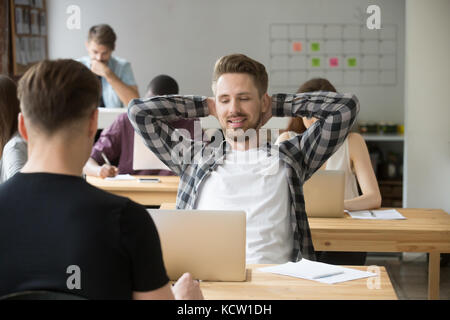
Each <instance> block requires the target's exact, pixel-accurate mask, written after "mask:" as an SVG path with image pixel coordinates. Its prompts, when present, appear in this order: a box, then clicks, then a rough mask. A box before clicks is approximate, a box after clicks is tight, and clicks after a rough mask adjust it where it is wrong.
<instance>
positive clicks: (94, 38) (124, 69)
mask: <svg viewBox="0 0 450 320" xmlns="http://www.w3.org/2000/svg"><path fill="white" fill-rule="evenodd" d="M116 40H117V36H116V34H115V32H114V30H113V29H112V28H111V27H110V26H109V25H106V24H102V25H98V26H93V27H92V28H91V29H90V30H89V36H88V40H87V42H86V49H87V51H88V54H89V55H88V56H86V57H83V58H80V59H79V60H78V61H80V62H81V63H83V64H84V65H85V66H86V67H88V68H90V69H91V71H92V72H93V73H95V74H96V75H97V76H98V77H99V79H100V81H101V82H102V97H101V99H100V105H99V107H103V108H124V107H127V106H128V103H129V102H130V101H131V100H132V99H135V98H137V97H139V92H138V88H137V85H136V81H135V79H134V75H133V71H132V69H131V65H130V63H129V62H127V61H125V60H124V59H121V58H118V57H113V56H112V53H113V51H114V50H115V48H116Z"/></svg>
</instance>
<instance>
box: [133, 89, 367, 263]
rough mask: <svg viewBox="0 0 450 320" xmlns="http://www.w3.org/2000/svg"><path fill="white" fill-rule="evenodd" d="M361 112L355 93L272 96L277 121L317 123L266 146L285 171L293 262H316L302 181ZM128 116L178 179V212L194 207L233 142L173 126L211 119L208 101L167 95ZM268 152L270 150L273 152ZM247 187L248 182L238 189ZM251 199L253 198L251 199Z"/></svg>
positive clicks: (137, 103) (138, 105) (136, 105)
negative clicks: (187, 120) (289, 119)
mask: <svg viewBox="0 0 450 320" xmlns="http://www.w3.org/2000/svg"><path fill="white" fill-rule="evenodd" d="M358 112H359V102H358V99H357V98H356V97H355V96H354V95H351V94H337V93H331V92H316V93H304V94H298V95H289V94H277V95H274V96H272V114H273V116H274V117H314V118H317V119H318V121H317V122H316V123H315V124H314V125H313V126H311V127H310V128H309V129H308V130H307V131H306V132H305V133H304V134H302V135H297V136H295V137H293V138H291V139H290V140H287V141H284V142H282V143H281V144H280V146H279V147H278V146H272V145H270V144H268V145H267V146H265V147H266V148H269V149H270V150H273V151H275V152H277V153H278V155H279V157H280V160H281V161H282V162H283V163H284V165H285V166H286V168H287V175H288V182H289V191H290V201H291V204H290V216H291V224H292V228H293V231H294V250H293V252H292V256H291V260H292V261H299V260H301V259H302V256H304V257H305V258H306V259H311V260H315V254H314V247H313V243H312V239H311V232H310V229H309V224H308V218H307V216H306V212H305V201H304V198H303V183H304V182H305V181H307V180H308V179H309V178H310V177H311V176H312V175H313V174H314V172H316V171H317V170H318V169H319V168H320V167H321V166H322V165H323V164H324V163H325V162H326V161H327V160H328V158H330V157H331V155H332V154H333V153H334V152H335V151H336V150H337V149H338V148H339V147H340V146H341V144H342V143H343V142H344V140H345V139H346V138H347V135H348V133H349V132H350V129H351V128H352V126H353V124H354V123H355V120H356V116H357V114H358ZM128 116H129V118H130V120H131V123H132V124H133V127H134V128H135V130H136V131H137V133H138V134H139V135H141V136H142V137H143V138H144V141H145V144H146V145H147V146H148V147H149V148H150V149H151V150H152V151H153V152H154V153H155V154H156V155H157V156H158V157H159V158H160V159H161V161H163V162H164V163H165V164H166V165H167V166H168V167H169V168H170V169H171V170H173V171H174V172H175V173H176V174H177V175H179V176H180V186H179V190H178V195H177V208H178V209H186V210H191V209H195V205H196V201H197V199H198V196H199V193H198V190H200V186H201V184H202V183H203V182H204V181H205V179H207V178H208V176H209V175H210V174H211V172H212V171H214V170H215V169H216V168H217V166H219V165H221V164H222V163H223V160H224V159H225V157H226V153H227V152H229V144H228V143H226V142H225V141H224V142H223V143H222V144H220V145H216V146H214V145H213V144H208V143H206V142H203V141H201V139H199V141H192V140H190V139H188V138H187V137H186V136H185V135H183V133H182V132H180V131H179V130H175V129H174V128H172V127H171V126H170V125H169V122H170V121H174V120H178V119H181V118H202V117H207V116H209V110H208V104H207V98H206V97H199V96H165V97H154V98H150V99H145V100H139V99H136V100H133V101H132V102H131V103H130V108H129V110H128ZM269 152H270V151H269ZM240 187H241V188H245V187H246V186H245V182H244V181H243V184H242V186H236V189H238V188H240ZM249 201H250V200H249Z"/></svg>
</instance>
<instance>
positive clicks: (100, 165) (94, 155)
mask: <svg viewBox="0 0 450 320" xmlns="http://www.w3.org/2000/svg"><path fill="white" fill-rule="evenodd" d="M178 93H179V88H178V84H177V82H176V81H175V80H174V79H173V78H172V77H169V76H167V75H159V76H157V77H155V78H154V79H153V80H152V81H151V82H150V84H149V85H148V87H147V94H146V96H145V97H146V98H150V97H153V96H165V95H176V94H178ZM195 123H196V122H195V120H190V119H189V120H187V119H181V120H176V121H173V122H171V124H172V126H174V127H175V128H177V129H185V130H188V131H189V133H190V138H192V139H193V138H194V126H195ZM102 153H103V154H104V155H105V156H106V158H107V159H108V161H110V164H108V163H106V161H105V159H104V157H103V155H102ZM133 154H134V129H133V126H132V125H131V122H130V120H129V119H128V115H127V114H126V113H124V114H122V115H120V116H118V117H117V119H116V120H115V121H114V122H113V124H112V125H111V126H110V127H109V128H107V129H105V130H103V132H102V134H101V135H100V138H99V140H98V141H97V142H96V144H95V145H94V148H93V149H92V152H91V157H90V158H89V160H88V162H87V163H86V165H85V166H84V170H83V172H84V173H85V174H86V175H88V176H94V177H100V178H103V179H104V178H107V177H115V176H116V175H117V174H131V175H147V176H173V175H175V174H174V173H173V172H172V171H168V170H137V171H136V170H133ZM114 164H116V165H117V166H115V165H114Z"/></svg>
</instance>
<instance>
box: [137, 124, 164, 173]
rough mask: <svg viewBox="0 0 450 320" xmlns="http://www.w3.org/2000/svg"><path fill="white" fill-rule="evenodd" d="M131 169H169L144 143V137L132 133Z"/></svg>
mask: <svg viewBox="0 0 450 320" xmlns="http://www.w3.org/2000/svg"><path fill="white" fill-rule="evenodd" d="M133 170H167V171H171V170H170V169H169V167H167V166H166V165H165V164H164V162H162V161H161V160H159V158H158V157H157V156H156V154H154V153H153V151H151V150H150V149H149V148H148V147H147V146H146V145H145V143H144V139H143V138H142V137H141V136H139V135H138V134H137V133H134V149H133Z"/></svg>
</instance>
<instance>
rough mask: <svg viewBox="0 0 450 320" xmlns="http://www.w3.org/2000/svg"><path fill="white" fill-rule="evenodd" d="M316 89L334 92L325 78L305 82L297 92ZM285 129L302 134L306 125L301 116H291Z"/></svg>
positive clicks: (333, 88)
mask: <svg viewBox="0 0 450 320" xmlns="http://www.w3.org/2000/svg"><path fill="white" fill-rule="evenodd" d="M316 91H328V92H336V88H335V87H334V86H333V85H332V84H331V83H330V81H328V80H327V79H322V78H316V79H311V80H309V81H307V82H305V83H304V84H303V85H302V86H301V87H300V89H298V91H297V93H306V92H316ZM286 131H293V132H295V133H299V134H302V133H303V132H305V131H306V127H305V125H304V123H303V119H302V118H292V119H291V120H290V121H289V124H288V127H287V129H286Z"/></svg>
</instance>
